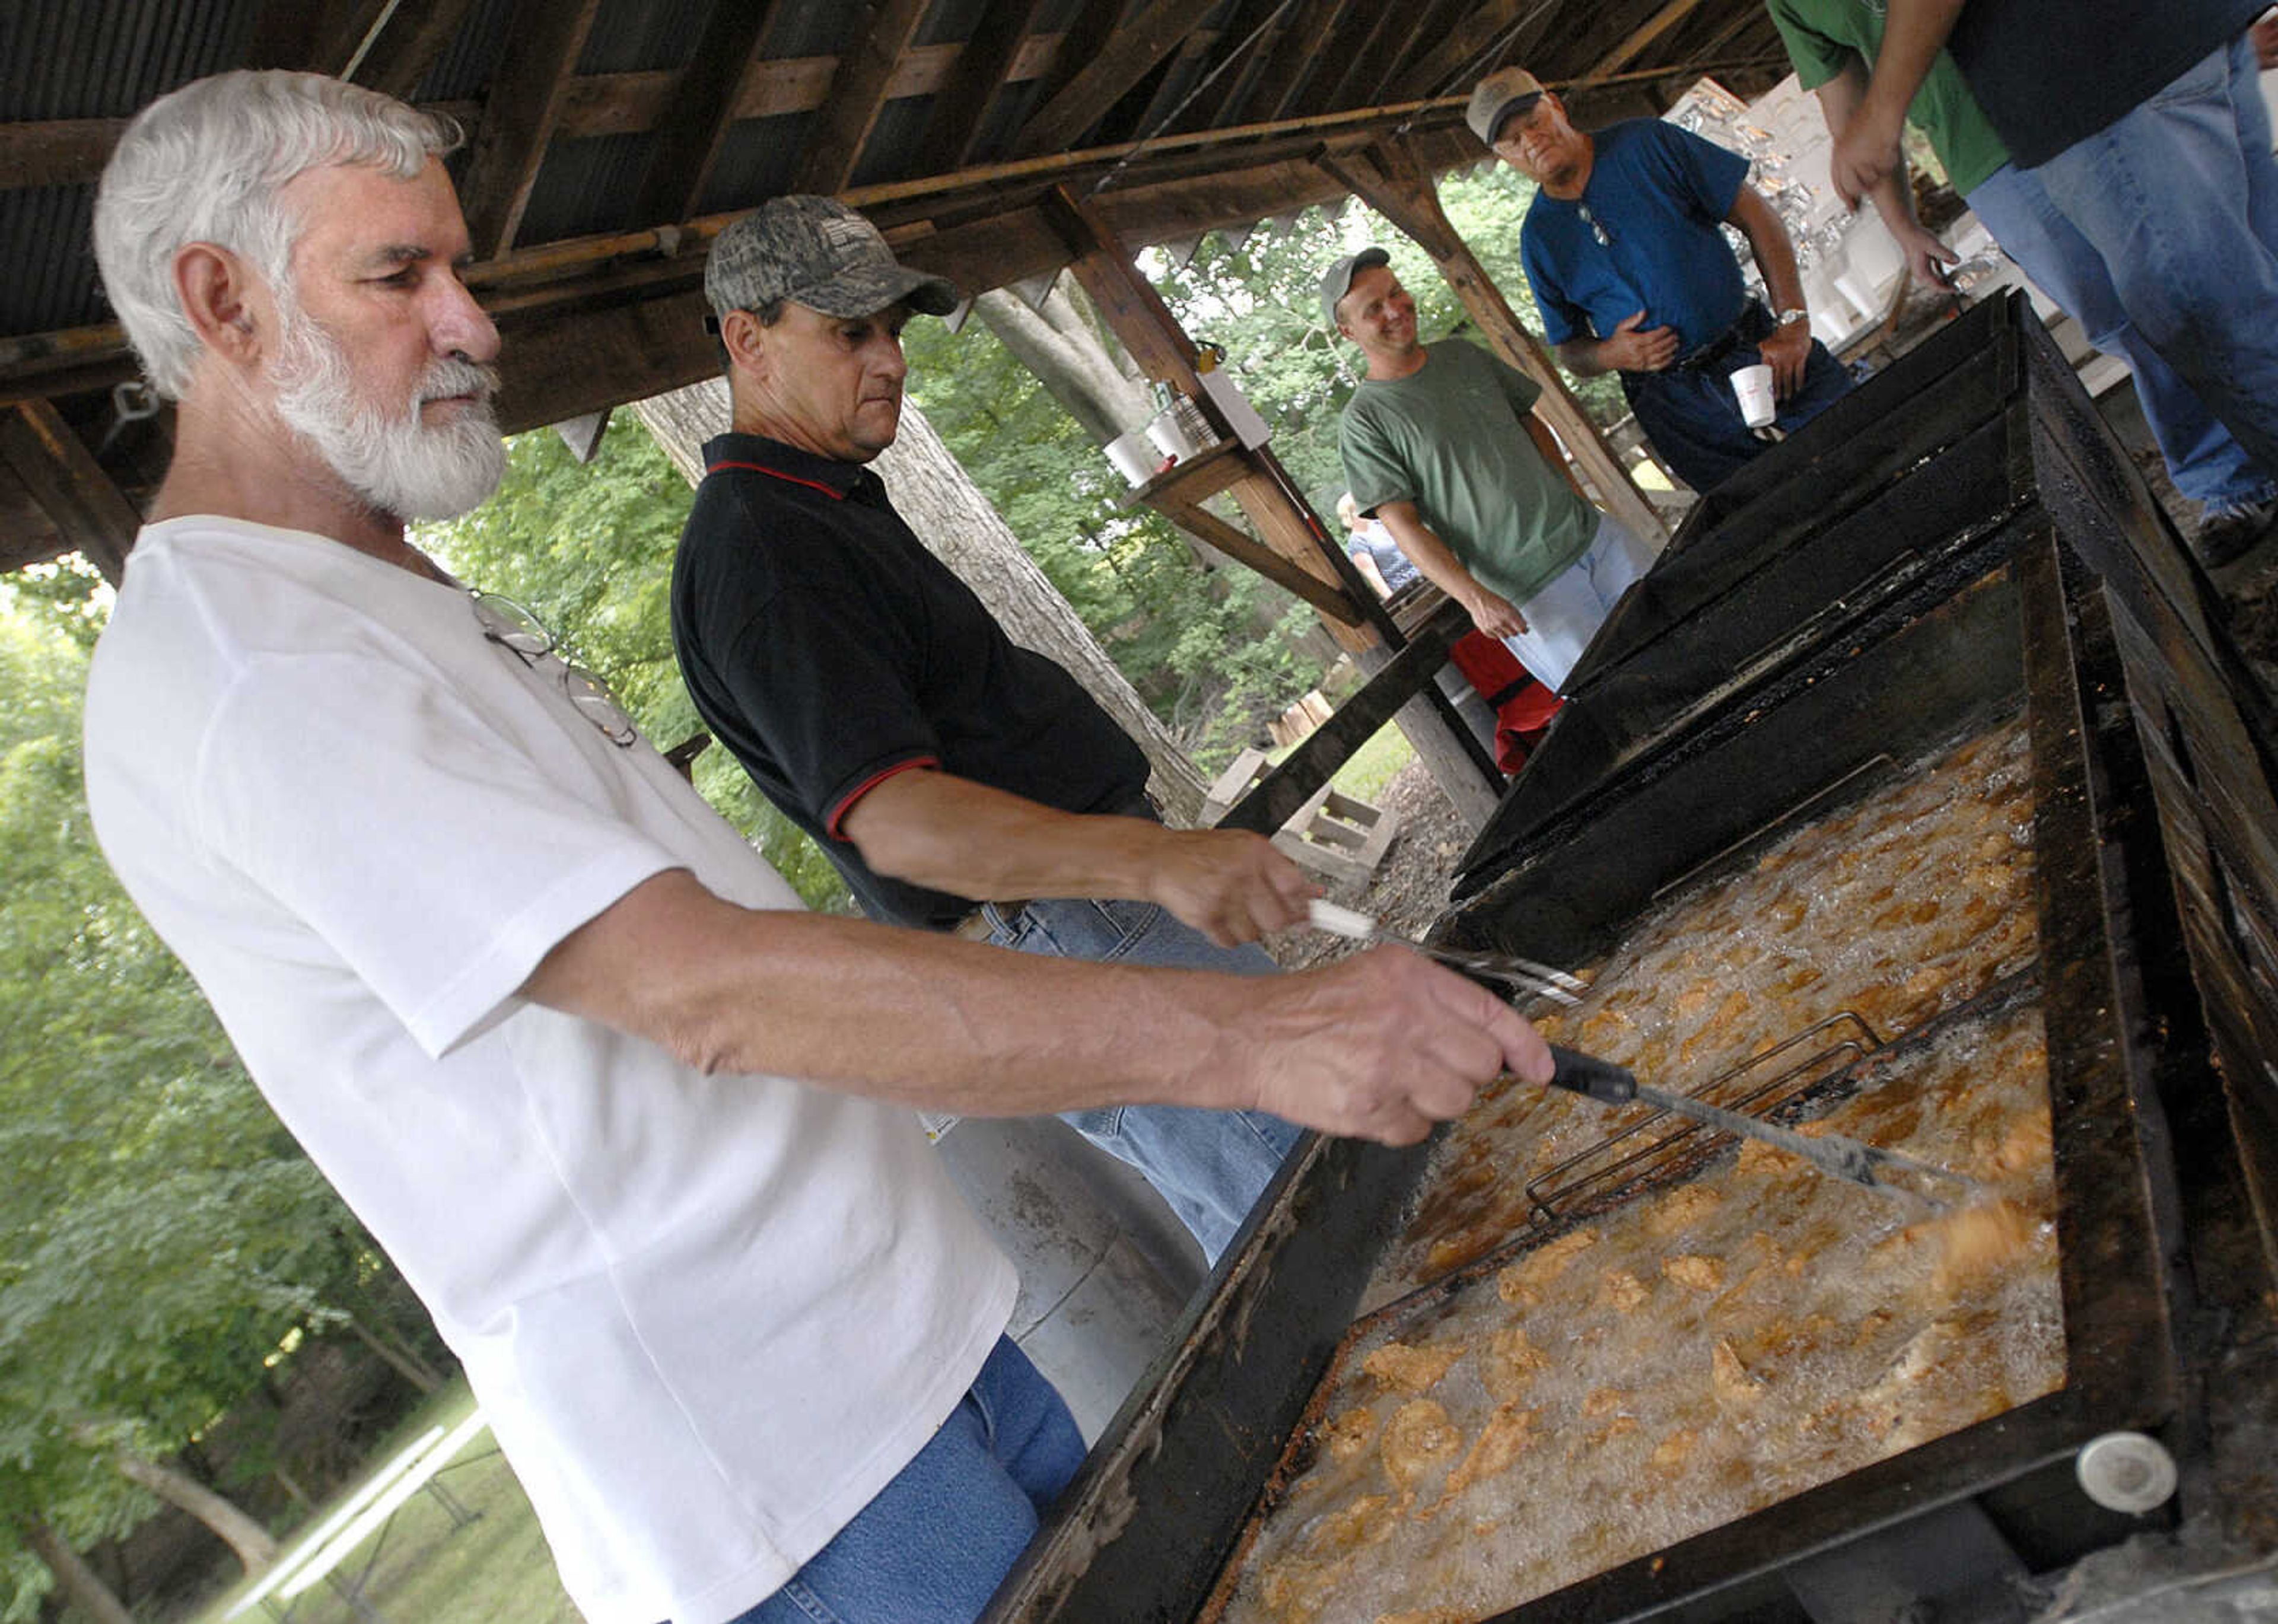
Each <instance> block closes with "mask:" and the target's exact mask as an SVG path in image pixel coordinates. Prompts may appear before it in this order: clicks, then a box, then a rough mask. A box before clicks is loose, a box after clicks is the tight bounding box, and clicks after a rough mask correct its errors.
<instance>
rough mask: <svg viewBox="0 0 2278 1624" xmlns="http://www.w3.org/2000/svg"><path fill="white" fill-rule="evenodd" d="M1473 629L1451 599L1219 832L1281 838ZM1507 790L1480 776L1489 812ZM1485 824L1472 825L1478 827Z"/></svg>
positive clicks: (1237, 807)
mask: <svg viewBox="0 0 2278 1624" xmlns="http://www.w3.org/2000/svg"><path fill="white" fill-rule="evenodd" d="M1471 629H1472V617H1471V616H1470V615H1469V614H1466V613H1465V612H1464V607H1463V606H1462V605H1461V604H1458V603H1456V601H1455V600H1454V599H1449V600H1448V601H1447V602H1445V603H1443V604H1441V606H1440V607H1439V609H1438V610H1437V611H1436V612H1434V613H1433V616H1432V618H1431V619H1430V620H1428V621H1425V622H1424V624H1423V625H1421V626H1419V627H1418V628H1417V629H1416V632H1415V635H1414V636H1413V637H1410V639H1409V641H1408V646H1407V647H1406V648H1404V649H1402V650H1401V651H1400V652H1399V653H1397V654H1395V655H1394V656H1393V657H1392V659H1391V660H1388V661H1387V662H1386V664H1385V665H1384V666H1383V667H1382V668H1380V670H1379V671H1377V673H1376V674H1375V675H1373V676H1371V677H1370V678H1369V679H1368V681H1367V682H1365V683H1363V684H1362V685H1361V687H1360V689H1359V690H1358V691H1357V692H1356V693H1354V694H1353V695H1352V696H1351V697H1350V698H1348V699H1346V700H1345V702H1344V703H1343V704H1342V705H1339V706H1337V708H1336V712H1335V713H1334V715H1332V716H1331V717H1330V718H1329V720H1328V721H1326V722H1324V723H1322V724H1321V726H1319V728H1315V729H1314V730H1313V731H1312V732H1311V733H1310V734H1308V735H1307V736H1305V738H1304V739H1303V740H1302V741H1301V742H1300V743H1298V745H1297V747H1296V749H1295V750H1292V751H1290V752H1289V754H1288V756H1287V757H1286V758H1285V759H1283V760H1282V761H1281V763H1280V766H1276V767H1275V768H1274V769H1273V771H1272V772H1270V773H1268V774H1266V775H1265V777H1264V778H1261V779H1260V780H1258V781H1257V785H1256V787H1255V788H1253V789H1251V790H1250V793H1249V794H1248V795H1245V796H1243V797H1242V799H1241V800H1239V801H1237V802H1235V804H1234V805H1233V806H1232V807H1231V808H1229V809H1228V810H1227V814H1226V816H1224V817H1223V818H1220V819H1219V820H1218V823H1217V825H1216V827H1219V828H1221V829H1249V830H1251V831H1253V832H1254V833H1257V834H1259V835H1273V834H1275V833H1277V832H1279V831H1280V827H1281V826H1282V825H1283V824H1285V823H1287V822H1288V821H1289V820H1290V819H1292V818H1294V817H1296V815H1297V813H1298V811H1299V810H1300V809H1301V808H1302V807H1303V805H1304V804H1305V803H1306V802H1307V801H1310V800H1311V799H1312V798H1313V796H1314V793H1315V792H1316V791H1317V790H1319V789H1320V787H1321V786H1322V785H1323V784H1325V783H1326V782H1329V779H1330V776H1331V775H1332V774H1334V773H1335V772H1336V770H1337V769H1338V768H1339V767H1341V766H1343V765H1344V764H1345V763H1346V762H1347V761H1348V760H1349V759H1351V757H1352V755H1353V752H1354V751H1357V750H1358V749H1359V748H1360V747H1361V746H1362V745H1364V744H1365V743H1368V741H1369V740H1370V739H1372V738H1373V737H1375V736H1376V734H1377V731H1378V730H1379V729H1380V728H1382V727H1383V726H1384V724H1385V723H1387V722H1388V721H1391V720H1392V719H1393V717H1394V716H1395V714H1396V713H1398V712H1399V711H1400V710H1401V709H1402V707H1403V706H1404V705H1407V704H1408V703H1409V702H1410V700H1412V699H1414V698H1417V697H1418V696H1419V695H1420V694H1422V693H1423V692H1424V690H1426V688H1427V687H1429V686H1430V685H1431V683H1432V681H1433V678H1434V677H1435V676H1437V675H1439V671H1440V667H1442V666H1444V665H1446V664H1447V663H1448V651H1449V649H1451V648H1453V647H1455V645H1456V643H1457V642H1459V641H1460V640H1461V639H1462V637H1463V636H1464V633H1465V632H1467V631H1469V630H1471ZM1490 770H1491V769H1490ZM1479 787H1480V789H1482V790H1483V791H1486V794H1487V805H1488V806H1489V807H1492V806H1493V804H1494V800H1493V793H1494V790H1499V789H1501V788H1502V775H1501V774H1494V787H1493V789H1492V790H1490V789H1487V784H1486V782H1485V774H1484V773H1483V774H1481V778H1480V783H1479ZM1472 821H1473V822H1474V824H1475V825H1476V823H1477V822H1478V821H1481V820H1472Z"/></svg>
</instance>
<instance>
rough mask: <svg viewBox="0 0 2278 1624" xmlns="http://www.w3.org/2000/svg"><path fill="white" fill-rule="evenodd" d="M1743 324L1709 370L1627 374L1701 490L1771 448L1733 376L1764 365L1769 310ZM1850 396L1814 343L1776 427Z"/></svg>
mask: <svg viewBox="0 0 2278 1624" xmlns="http://www.w3.org/2000/svg"><path fill="white" fill-rule="evenodd" d="M1740 322H1741V332H1742V334H1743V338H1744V341H1743V342H1741V343H1739V344H1737V345H1735V346H1734V347H1732V348H1731V350H1730V351H1728V352H1727V353H1726V354H1725V355H1722V356H1720V357H1718V358H1717V359H1716V361H1715V362H1713V363H1711V364H1709V365H1708V366H1701V367H1671V368H1670V369H1669V370H1667V371H1666V372H1624V373H1623V374H1622V375H1621V377H1622V393H1624V395H1626V396H1627V397H1628V398H1629V403H1630V410H1632V411H1633V412H1635V413H1636V414H1637V420H1638V427H1640V429H1643V430H1644V431H1645V437H1646V438H1647V439H1649V440H1651V441H1652V442H1653V450H1654V454H1655V456H1657V457H1659V458H1660V459H1661V460H1662V461H1663V462H1666V463H1667V464H1669V469H1670V472H1671V473H1673V474H1675V475H1676V476H1677V477H1678V478H1679V479H1682V480H1683V481H1684V482H1685V483H1686V484H1689V485H1691V486H1692V487H1693V489H1694V490H1695V491H1707V490H1709V489H1710V488H1712V487H1713V486H1716V485H1718V484H1723V483H1724V481H1725V480H1726V479H1728V478H1730V477H1731V476H1732V475H1733V474H1735V473H1738V472H1739V470H1740V469H1742V468H1743V467H1745V466H1746V465H1747V464H1748V463H1749V462H1751V461H1754V460H1755V459H1756V458H1757V457H1760V456H1762V454H1764V453H1765V452H1767V451H1769V450H1770V449H1771V447H1770V446H1768V445H1767V444H1766V443H1765V442H1764V441H1762V440H1760V439H1758V438H1756V435H1755V431H1754V430H1753V429H1751V428H1749V427H1748V424H1747V419H1746V418H1744V417H1742V416H1740V402H1739V400H1738V399H1737V398H1735V397H1734V395H1733V393H1732V374H1733V373H1735V372H1737V371H1739V370H1740V369H1741V368H1742V367H1752V366H1754V365H1755V364H1756V363H1757V362H1760V361H1762V359H1763V356H1762V353H1761V352H1760V351H1758V349H1757V348H1756V340H1757V339H1762V338H1768V337H1770V333H1771V331H1772V317H1771V312H1770V311H1769V310H1767V309H1764V308H1763V306H1762V305H1761V304H1752V305H1750V306H1749V307H1748V309H1747V312H1746V313H1745V314H1744V315H1742V316H1741V317H1740ZM1849 393H1851V375H1850V374H1849V373H1848V372H1846V371H1845V370H1843V364H1842V362H1838V361H1837V360H1836V359H1835V357H1834V356H1832V355H1829V354H1828V353H1827V346H1825V345H1824V344H1822V343H1821V342H1820V341H1819V340H1818V339H1813V340H1812V341H1811V359H1810V360H1809V361H1808V362H1806V363H1805V364H1804V370H1803V386H1802V387H1801V388H1800V389H1798V390H1797V391H1796V392H1795V393H1793V394H1792V395H1790V396H1788V398H1787V399H1786V400H1782V401H1781V402H1780V403H1779V415H1778V416H1777V417H1775V418H1774V419H1773V420H1772V422H1773V425H1774V426H1775V427H1777V429H1778V430H1779V431H1780V432H1781V433H1783V434H1793V433H1794V432H1795V431H1797V430H1798V429H1800V428H1801V427H1803V425H1804V424H1805V423H1809V422H1810V421H1811V420H1812V419H1813V418H1815V417H1816V416H1819V414H1820V413H1822V412H1823V411H1825V410H1826V409H1827V408H1829V407H1831V406H1832V405H1834V404H1835V402H1836V401H1838V400H1841V399H1842V398H1843V397H1844V396H1845V395H1846V394H1849ZM1536 675H1540V673H1539V672H1538V673H1537V674H1536Z"/></svg>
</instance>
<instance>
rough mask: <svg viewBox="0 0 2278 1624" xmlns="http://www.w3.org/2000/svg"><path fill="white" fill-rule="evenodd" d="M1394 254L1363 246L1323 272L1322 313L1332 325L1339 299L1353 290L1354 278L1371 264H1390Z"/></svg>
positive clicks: (1334, 323) (1335, 319)
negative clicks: (1357, 251)
mask: <svg viewBox="0 0 2278 1624" xmlns="http://www.w3.org/2000/svg"><path fill="white" fill-rule="evenodd" d="M1390 263H1392V255H1389V254H1387V253H1386V252H1385V251H1384V250H1383V249H1382V248H1363V249H1362V250H1361V251H1360V252H1359V253H1357V254H1348V255H1345V256H1344V257H1343V258H1342V259H1341V260H1339V261H1338V262H1337V263H1335V264H1334V265H1332V266H1330V267H1329V268H1328V269H1327V270H1326V271H1323V272H1322V273H1321V314H1322V316H1325V317H1326V318H1327V320H1328V324H1329V325H1330V326H1332V327H1334V326H1335V325H1336V324H1337V301H1338V300H1340V299H1342V298H1343V297H1344V296H1345V295H1346V294H1349V293H1350V292H1352V282H1353V278H1355V277H1357V276H1358V275H1359V274H1360V273H1361V272H1362V271H1365V270H1367V269H1368V268H1369V267H1370V266H1371V265H1388V264H1390Z"/></svg>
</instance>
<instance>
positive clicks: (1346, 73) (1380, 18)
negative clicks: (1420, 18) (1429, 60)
mask: <svg viewBox="0 0 2278 1624" xmlns="http://www.w3.org/2000/svg"><path fill="white" fill-rule="evenodd" d="M1361 15H1362V16H1364V17H1368V18H1371V19H1372V20H1371V21H1370V23H1369V25H1368V33H1367V34H1366V35H1365V36H1364V37H1363V38H1362V39H1361V41H1360V42H1359V43H1358V44H1357V45H1356V46H1354V47H1353V48H1352V49H1351V50H1350V51H1349V53H1348V54H1347V55H1346V56H1345V59H1344V68H1343V71H1342V72H1337V73H1333V74H1323V75H1320V76H1319V77H1317V78H1316V79H1315V80H1314V81H1313V82H1314V85H1315V86H1316V87H1317V88H1315V89H1313V90H1311V91H1310V92H1309V93H1308V94H1307V95H1306V97H1305V103H1306V111H1309V112H1315V113H1326V112H1340V111H1343V110H1344V109H1346V108H1349V107H1353V106H1356V105H1357V104H1358V103H1359V100H1360V91H1361V87H1362V86H1363V85H1367V84H1373V83H1374V82H1375V80H1376V76H1377V74H1378V73H1379V72H1380V71H1381V70H1382V68H1383V66H1384V57H1385V54H1386V53H1387V52H1388V51H1389V50H1391V49H1392V42H1393V41H1394V40H1395V39H1396V38H1397V37H1399V23H1400V21H1401V9H1400V6H1399V5H1398V4H1383V5H1379V6H1376V7H1374V8H1372V10H1370V11H1363V12H1362V13H1361ZM1340 43H1341V44H1342V42H1340Z"/></svg>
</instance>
